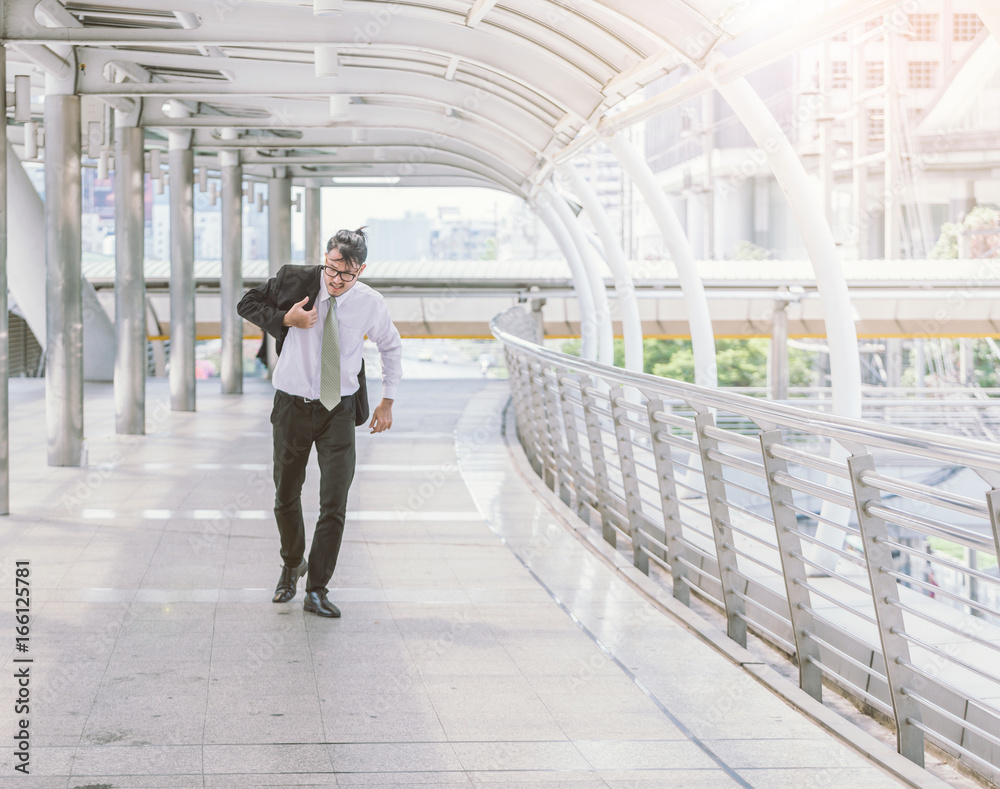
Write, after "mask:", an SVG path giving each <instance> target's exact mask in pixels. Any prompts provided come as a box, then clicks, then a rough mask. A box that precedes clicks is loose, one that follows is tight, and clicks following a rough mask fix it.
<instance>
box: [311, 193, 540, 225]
mask: <svg viewBox="0 0 1000 789" xmlns="http://www.w3.org/2000/svg"><path fill="white" fill-rule="evenodd" d="M293 199H294V196H293ZM521 202H522V200H521V199H520V198H519V197H514V196H513V195H511V194H508V193H507V192H501V191H498V190H495V189H480V188H473V187H450V188H449V187H399V186H387V187H357V186H354V187H337V188H327V189H324V190H323V206H322V210H321V216H322V227H323V228H328V227H338V228H340V227H348V228H356V227H360V226H361V225H363V224H365V223H366V222H367V221H368V220H369V219H371V218H379V219H398V218H400V217H403V216H405V215H406V212H407V211H410V212H411V213H413V214H419V213H424V214H426V215H427V216H428V217H429V218H431V219H436V218H437V216H438V208H439V207H452V208H458V209H459V210H460V212H461V214H460V215H461V218H462V219H492V218H493V212H494V210H496V212H497V215H498V216H503V215H504V214H506V213H507V212H508V211H510V210H511V209H512V208H513V207H514V206H516V205H518V204H520V203H521Z"/></svg>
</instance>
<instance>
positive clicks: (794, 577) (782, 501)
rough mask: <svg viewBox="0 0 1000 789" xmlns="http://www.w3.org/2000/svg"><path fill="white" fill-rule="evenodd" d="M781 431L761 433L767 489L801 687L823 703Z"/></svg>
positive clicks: (807, 591)
mask: <svg viewBox="0 0 1000 789" xmlns="http://www.w3.org/2000/svg"><path fill="white" fill-rule="evenodd" d="M781 443H783V442H782V438H781V431H780V430H767V431H765V432H763V433H761V434H760V448H761V457H762V458H763V460H764V476H765V478H766V479H767V490H768V493H770V495H771V513H772V518H773V520H774V531H775V535H776V537H777V540H778V553H779V554H780V555H781V569H782V573H781V574H782V578H783V579H784V582H785V595H786V596H787V597H788V618H789V619H790V620H791V622H792V632H793V633H794V634H795V657H796V659H797V660H798V664H799V687H800V688H802V690H804V691H805V692H806V693H808V694H809V695H810V696H812V697H813V698H814V699H816V700H817V701H822V700H823V672H822V670H821V669H820V667H819V665H818V664H817V663H814V662H813V660H814V659H815V660H819V656H820V655H819V645H818V644H817V643H816V642H815V641H813V639H812V638H811V637H810V634H811V633H813V632H815V630H816V626H815V623H814V621H813V620H814V617H813V615H812V604H811V601H810V599H809V590H808V589H807V588H806V587H805V586H803V585H802V584H801V583H800V581H802V580H805V577H806V565H805V563H804V562H803V561H802V559H801V556H802V541H801V540H799V535H798V521H797V519H796V517H795V512H794V511H793V510H791V509H789V508H788V507H786V506H785V505H786V504H792V503H793V500H792V489H791V488H789V487H788V486H787V485H782V484H781V483H780V482H777V481H775V475H776V474H777V473H778V472H784V473H787V472H788V464H787V463H786V462H785V461H784V460H782V459H781V458H776V457H774V455H772V454H771V447H772V446H775V445H777V444H781Z"/></svg>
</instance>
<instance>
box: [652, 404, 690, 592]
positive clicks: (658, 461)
mask: <svg viewBox="0 0 1000 789" xmlns="http://www.w3.org/2000/svg"><path fill="white" fill-rule="evenodd" d="M646 410H647V412H648V413H649V436H650V440H651V441H652V445H653V463H654V464H655V466H656V479H657V483H658V485H657V487H658V488H659V491H660V510H661V511H662V512H663V536H664V540H663V542H664V544H665V545H666V546H667V550H666V555H665V556H661V557H660V558H661V559H664V560H665V561H667V562H669V563H670V575H671V577H672V579H673V595H674V599H676V600H679V601H680V602H682V603H684V605H691V590H690V588H689V587H688V585H687V567H685V566H684V562H683V561H680V559H682V558H683V557H684V555H685V548H684V537H683V535H682V534H681V523H682V521H681V510H680V507H679V506H678V504H677V485H676V484H675V483H674V463H673V459H672V458H671V454H670V444H668V443H667V442H665V441H661V440H660V438H659V437H658V436H659V432H660V431H659V430H658V426H657V424H656V418H655V414H656V412H657V411H665V410H666V405H665V403H664V402H663V401H662V400H649V401H647V402H646ZM664 429H666V428H664ZM653 550H654V551H655V550H656V549H655V548H654V549H653Z"/></svg>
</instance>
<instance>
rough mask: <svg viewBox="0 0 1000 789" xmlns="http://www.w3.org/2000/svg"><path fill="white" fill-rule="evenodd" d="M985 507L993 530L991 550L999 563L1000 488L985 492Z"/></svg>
mask: <svg viewBox="0 0 1000 789" xmlns="http://www.w3.org/2000/svg"><path fill="white" fill-rule="evenodd" d="M986 506H987V508H988V509H989V513H990V527H991V529H992V530H993V550H994V551H996V554H995V555H996V558H997V561H1000V488H993V489H992V490H989V491H987V492H986Z"/></svg>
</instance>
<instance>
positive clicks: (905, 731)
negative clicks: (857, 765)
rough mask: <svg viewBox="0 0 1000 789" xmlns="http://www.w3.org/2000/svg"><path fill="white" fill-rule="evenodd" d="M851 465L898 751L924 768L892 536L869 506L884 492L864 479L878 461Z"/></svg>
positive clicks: (860, 458) (854, 460) (857, 459)
mask: <svg viewBox="0 0 1000 789" xmlns="http://www.w3.org/2000/svg"><path fill="white" fill-rule="evenodd" d="M847 467H848V470H849V471H850V473H851V487H853V488H854V504H855V507H856V508H857V512H858V526H859V527H860V529H861V538H862V540H863V542H864V552H865V564H866V565H867V567H868V579H869V582H870V583H871V589H872V599H873V602H874V603H875V618H876V620H877V621H878V634H879V638H880V639H881V642H882V656H883V658H884V659H885V675H886V679H887V680H888V683H889V694H890V696H891V697H892V709H893V713H894V715H895V717H896V744H897V748H898V750H899V752H900V753H901V754H902V755H903V756H905V757H906V758H907V759H909V760H910V761H911V762H914V763H915V764H918V765H920V766H921V767H923V765H924V733H923V732H922V731H921V730H920V729H918V728H917V727H916V726H914V725H913V724H912V723H911V721H916V722H917V723H919V722H920V705H919V704H918V703H917V702H916V701H914V700H913V699H912V698H910V697H909V696H908V695H907V694H906V688H907V686H910V687H912V686H913V685H914V684H915V681H914V680H915V675H914V674H913V672H912V671H911V670H910V669H909V668H907V666H906V664H907V663H909V662H910V648H909V645H908V644H907V643H906V639H904V638H903V637H902V635H900V634H901V633H902V632H903V631H904V627H903V612H902V611H901V610H900V609H899V607H898V605H896V603H898V602H899V588H898V585H897V584H896V579H895V578H893V577H892V576H890V575H888V574H887V572H886V570H887V569H890V570H891V569H892V551H891V550H890V548H889V547H888V546H887V545H886V540H887V539H888V537H889V533H888V530H887V529H886V525H885V520H884V519H883V518H879V517H877V516H875V515H872V514H871V513H870V512H869V510H868V508H869V505H871V504H881V503H882V494H881V493H880V492H879V490H878V489H877V488H873V487H871V486H869V485H866V484H865V483H864V481H863V480H862V475H863V474H864V472H866V471H874V470H875V460H874V458H872V456H871V455H853V456H852V457H849V458H848V459H847Z"/></svg>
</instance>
